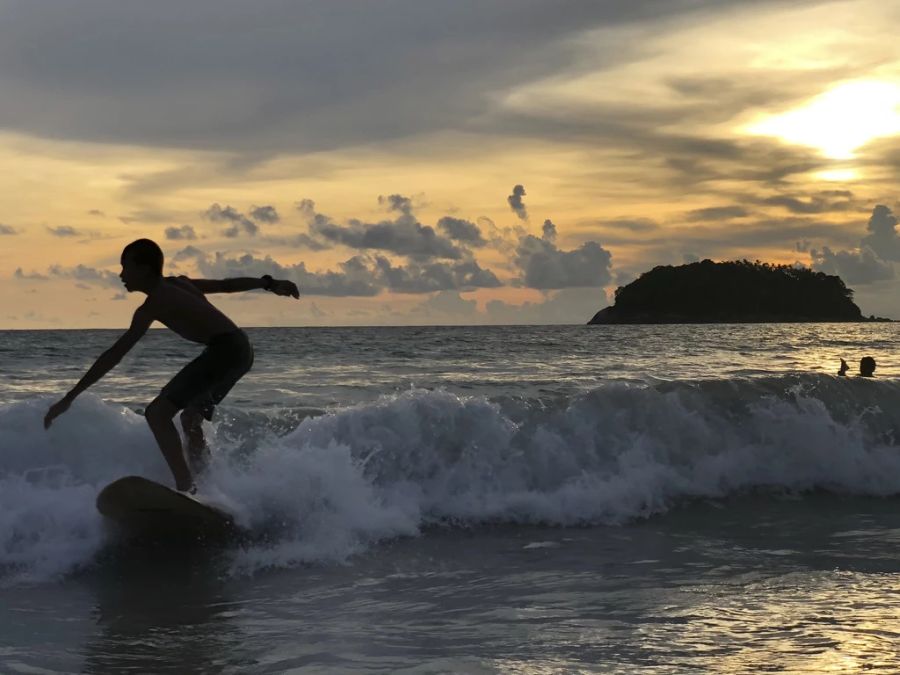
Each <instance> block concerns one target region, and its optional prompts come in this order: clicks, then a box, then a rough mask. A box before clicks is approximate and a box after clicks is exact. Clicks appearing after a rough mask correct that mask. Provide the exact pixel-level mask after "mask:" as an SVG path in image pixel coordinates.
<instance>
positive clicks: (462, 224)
mask: <svg viewBox="0 0 900 675" xmlns="http://www.w3.org/2000/svg"><path fill="white" fill-rule="evenodd" d="M437 226H438V227H439V228H440V229H441V230H443V231H444V232H446V233H447V236H448V237H449V238H450V239H453V240H454V241H459V242H463V243H465V244H466V245H468V246H475V247H481V246H484V245H485V244H487V242H486V241H485V240H484V238H483V237H482V236H481V229H480V228H479V227H478V225H476V224H475V223H473V222H470V221H468V220H463V219H462V218H453V217H452V216H444V217H443V218H441V219H440V220H439V221H438V222H437Z"/></svg>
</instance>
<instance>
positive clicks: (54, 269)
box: [47, 265, 122, 288]
mask: <svg viewBox="0 0 900 675" xmlns="http://www.w3.org/2000/svg"><path fill="white" fill-rule="evenodd" d="M47 272H48V273H49V275H50V276H51V277H56V278H59V279H74V280H76V281H81V282H86V283H89V284H94V285H97V286H110V287H112V288H121V287H122V281H121V279H119V277H118V275H116V274H114V273H113V272H110V271H108V270H98V269H96V268H94V267H88V266H87V265H75V266H74V267H63V266H62V265H50V267H48V268H47Z"/></svg>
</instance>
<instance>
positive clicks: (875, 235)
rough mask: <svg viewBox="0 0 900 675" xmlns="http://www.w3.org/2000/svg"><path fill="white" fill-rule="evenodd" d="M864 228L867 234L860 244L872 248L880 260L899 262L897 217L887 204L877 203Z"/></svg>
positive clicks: (899, 241)
mask: <svg viewBox="0 0 900 675" xmlns="http://www.w3.org/2000/svg"><path fill="white" fill-rule="evenodd" d="M866 230H867V231H868V232H869V234H867V235H866V236H865V237H863V238H862V243H861V245H862V246H866V247H868V248H870V249H872V251H874V252H875V253H876V254H877V255H878V257H880V258H881V259H882V260H891V261H894V262H900V237H898V236H897V217H896V216H895V215H894V214H893V212H892V211H891V210H890V209H889V208H888V207H887V206H884V205H882V204H879V205H878V206H876V207H875V208H874V209H873V210H872V216H871V217H870V218H869V222H868V224H867V225H866Z"/></svg>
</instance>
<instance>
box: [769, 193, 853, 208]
mask: <svg viewBox="0 0 900 675" xmlns="http://www.w3.org/2000/svg"><path fill="white" fill-rule="evenodd" d="M760 203H761V204H765V205H766V206H782V207H784V208H785V209H787V210H788V211H790V212H791V213H801V214H813V213H833V212H843V211H849V210H850V209H854V208H856V203H855V202H854V200H853V193H852V192H850V191H849V190H826V191H822V192H819V193H818V194H815V195H811V196H810V197H809V198H808V199H807V200H806V201H804V200H803V199H800V198H798V197H792V196H788V195H778V196H775V197H768V198H765V199H761V200H760Z"/></svg>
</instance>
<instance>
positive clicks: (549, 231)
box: [541, 218, 556, 244]
mask: <svg viewBox="0 0 900 675" xmlns="http://www.w3.org/2000/svg"><path fill="white" fill-rule="evenodd" d="M541 239H543V240H544V241H546V242H548V243H550V244H555V243H556V225H554V224H553V221H551V220H550V219H549V218H548V219H547V220H545V221H544V225H543V227H541Z"/></svg>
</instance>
